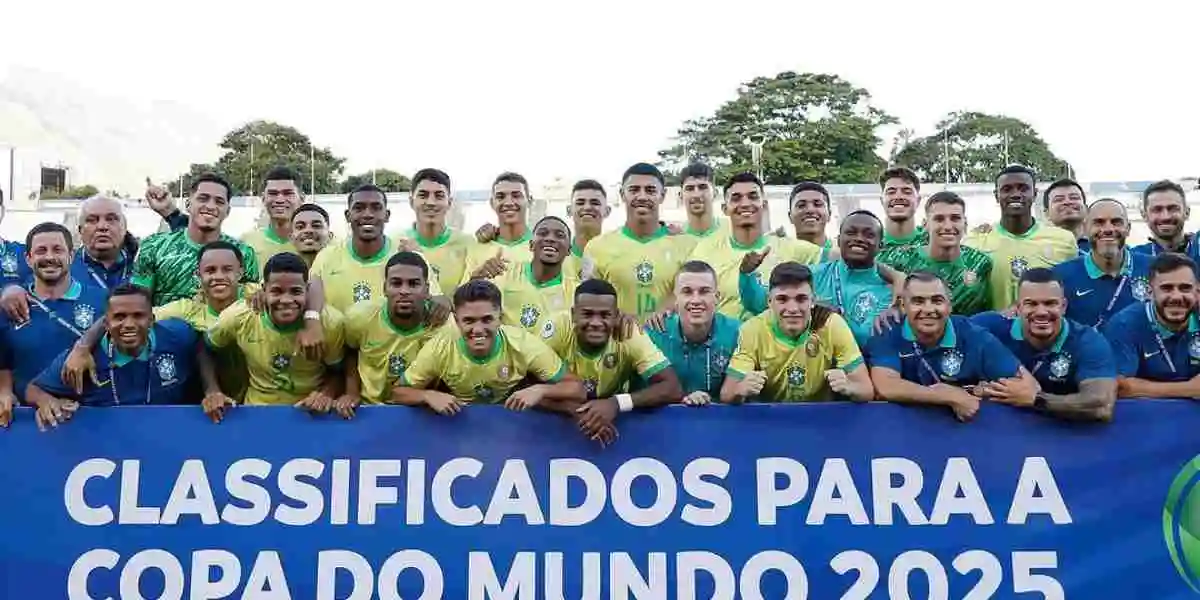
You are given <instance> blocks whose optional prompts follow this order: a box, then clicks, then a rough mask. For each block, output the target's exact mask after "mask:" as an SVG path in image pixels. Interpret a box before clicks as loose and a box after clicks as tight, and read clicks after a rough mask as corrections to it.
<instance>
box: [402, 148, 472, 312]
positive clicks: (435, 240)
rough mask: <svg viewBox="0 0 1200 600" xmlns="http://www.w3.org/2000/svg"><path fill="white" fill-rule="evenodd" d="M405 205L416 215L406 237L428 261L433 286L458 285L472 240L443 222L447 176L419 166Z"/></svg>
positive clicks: (449, 196) (449, 197)
mask: <svg viewBox="0 0 1200 600" xmlns="http://www.w3.org/2000/svg"><path fill="white" fill-rule="evenodd" d="M408 203H409V206H411V207H412V209H413V213H414V214H416V216H417V223H416V226H415V227H414V228H413V229H412V230H410V231H409V232H408V234H407V237H409V238H411V239H412V240H414V241H415V243H416V248H412V249H413V250H418V251H420V253H421V254H422V255H423V256H424V258H425V259H426V260H427V261H428V265H429V268H430V269H432V270H433V274H434V278H435V279H437V286H436V287H437V289H441V290H452V289H454V288H456V287H458V284H459V283H460V282H462V280H463V277H464V275H465V274H466V268H467V267H466V259H467V255H468V253H469V252H470V250H471V248H473V247H474V246H475V240H474V239H473V238H472V237H471V236H470V235H467V234H465V233H463V232H461V231H454V230H453V229H451V228H450V226H449V225H448V224H447V223H446V218H447V217H448V216H449V215H450V207H451V206H452V205H453V204H454V194H453V193H452V191H451V188H450V176H449V175H447V174H446V173H445V172H444V171H440V170H438V169H421V170H420V171H417V173H416V175H413V178H412V191H411V192H410V193H409V195H408Z"/></svg>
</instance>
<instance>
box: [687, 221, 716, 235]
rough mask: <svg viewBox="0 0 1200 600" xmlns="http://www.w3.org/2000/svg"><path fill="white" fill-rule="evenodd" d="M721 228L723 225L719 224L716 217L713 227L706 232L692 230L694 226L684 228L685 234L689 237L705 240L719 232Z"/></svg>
mask: <svg viewBox="0 0 1200 600" xmlns="http://www.w3.org/2000/svg"><path fill="white" fill-rule="evenodd" d="M720 228H721V224H720V223H719V222H717V219H716V218H715V217H714V218H713V222H712V226H711V227H709V228H708V229H705V230H704V231H699V230H697V229H692V226H691V225H688V226H687V227H686V228H684V230H683V232H684V233H686V234H687V235H690V236H693V237H699V238H705V237H708V236H710V235H712V234H713V232H715V231H716V230H718V229H720Z"/></svg>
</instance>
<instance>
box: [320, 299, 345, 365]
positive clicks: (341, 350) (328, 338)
mask: <svg viewBox="0 0 1200 600" xmlns="http://www.w3.org/2000/svg"><path fill="white" fill-rule="evenodd" d="M321 327H322V328H323V329H324V330H325V356H324V358H323V359H322V360H323V361H324V363H325V364H327V365H339V364H341V363H342V359H344V358H345V356H346V319H345V317H343V316H342V313H340V312H338V311H337V310H336V309H334V308H333V307H330V306H326V307H325V310H323V311H321Z"/></svg>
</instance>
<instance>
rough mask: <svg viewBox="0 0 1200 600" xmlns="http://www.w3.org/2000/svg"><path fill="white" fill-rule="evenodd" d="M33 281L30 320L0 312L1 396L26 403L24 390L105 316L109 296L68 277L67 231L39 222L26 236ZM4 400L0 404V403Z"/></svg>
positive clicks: (30, 295) (27, 292)
mask: <svg viewBox="0 0 1200 600" xmlns="http://www.w3.org/2000/svg"><path fill="white" fill-rule="evenodd" d="M23 247H24V248H25V249H26V252H27V256H25V260H26V262H27V263H28V264H29V267H30V269H31V270H32V272H33V281H32V282H30V283H29V285H28V287H27V288H26V294H27V297H28V298H29V303H30V307H29V316H28V318H27V319H26V320H25V321H15V320H13V319H11V318H9V317H8V316H7V315H5V314H3V313H0V354H2V355H3V357H2V358H0V360H3V364H4V366H3V368H2V369H3V370H0V397H6V398H9V399H11V398H16V399H17V400H18V401H22V400H25V388H26V386H28V385H29V382H31V381H33V379H34V378H35V377H37V376H38V374H40V373H41V372H42V369H43V368H45V366H46V364H47V363H48V362H50V361H52V360H54V358H55V357H56V356H58V355H59V354H60V353H62V352H64V351H66V350H68V349H69V348H71V346H73V345H74V344H75V342H76V340H78V339H79V337H80V336H81V335H83V332H84V331H87V329H88V328H89V327H91V326H92V323H93V322H95V321H97V320H100V319H101V318H102V317H103V316H104V309H105V307H106V305H107V304H108V292H107V291H106V290H105V289H103V288H100V287H98V286H94V285H93V286H87V285H83V283H82V282H80V281H77V280H76V279H75V278H73V277H72V276H71V273H70V271H69V268H68V265H70V263H71V232H70V231H68V230H67V228H66V227H63V226H62V225H59V224H58V223H40V224H38V225H35V226H34V227H33V229H30V230H29V233H28V234H26V236H25V245H24V246H23ZM5 402H6V401H4V400H0V404H4V403H5Z"/></svg>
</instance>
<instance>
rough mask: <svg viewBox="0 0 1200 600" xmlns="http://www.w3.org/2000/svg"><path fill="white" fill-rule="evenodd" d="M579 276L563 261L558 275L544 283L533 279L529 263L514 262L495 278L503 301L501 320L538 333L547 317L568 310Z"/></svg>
mask: <svg viewBox="0 0 1200 600" xmlns="http://www.w3.org/2000/svg"><path fill="white" fill-rule="evenodd" d="M578 285H579V278H578V277H577V276H576V274H575V273H574V272H572V271H569V270H568V268H567V265H566V264H565V263H564V264H563V269H562V272H560V273H559V274H558V277H555V278H554V279H551V280H550V281H547V282H545V283H538V282H536V281H534V279H533V263H527V262H526V263H516V264H515V265H513V266H512V267H510V268H509V269H508V270H507V271H505V272H504V274H503V275H501V276H499V277H497V278H496V287H499V288H500V297H501V298H502V300H503V303H504V312H503V314H502V315H501V320H502V322H503V323H504V324H505V325H512V326H513V327H520V328H522V329H524V330H526V331H528V332H531V333H535V334H538V333H540V332H541V331H542V329H543V328H544V327H546V323H548V322H549V320H550V319H553V318H554V317H556V316H558V315H560V314H562V313H564V312H568V313H569V312H570V310H571V306H572V305H573V304H574V300H575V287H576V286H578Z"/></svg>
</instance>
